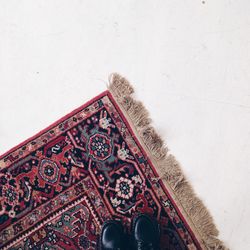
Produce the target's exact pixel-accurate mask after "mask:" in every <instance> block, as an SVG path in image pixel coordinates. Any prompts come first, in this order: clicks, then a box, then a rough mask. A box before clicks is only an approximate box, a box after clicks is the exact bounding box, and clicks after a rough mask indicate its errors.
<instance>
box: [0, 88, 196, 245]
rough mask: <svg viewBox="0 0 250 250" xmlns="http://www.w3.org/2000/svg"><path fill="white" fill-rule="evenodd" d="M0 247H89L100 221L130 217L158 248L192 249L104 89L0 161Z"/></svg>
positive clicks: (179, 219)
mask: <svg viewBox="0 0 250 250" xmlns="http://www.w3.org/2000/svg"><path fill="white" fill-rule="evenodd" d="M0 199H1V200H0V247H1V249H16V250H17V249H18V250H19V249H39V250H40V249H41V250H42V249H95V248H96V244H97V239H98V236H99V233H100V229H101V225H102V223H103V222H104V221H105V220H107V219H111V218H115V219H117V220H121V221H122V222H123V223H124V225H125V227H126V229H127V231H128V232H129V230H130V224H131V220H132V218H133V217H134V216H135V215H137V214H138V213H147V214H149V215H151V216H153V217H155V218H156V219H157V220H158V221H159V223H160V225H161V249H175V250H178V249H180V250H182V249H200V246H199V244H198V242H197V240H196V239H195V238H194V235H193V233H192V232H191V230H190V229H189V227H188V225H187V224H186V222H185V221H184V220H183V217H182V216H181V214H180V212H179V210H178V209H177V207H176V205H175V204H174V203H173V200H172V198H171V197H170V195H169V193H168V192H167V189H166V187H164V186H163V183H162V181H161V180H159V178H158V175H157V173H156V171H155V169H154V166H153V165H152V164H151V162H150V161H149V159H148V157H147V155H146V154H145V152H144V151H143V149H142V148H141V146H140V145H139V143H138V141H137V140H136V138H135V135H134V133H133V132H132V130H131V128H130V126H129V125H128V122H127V121H126V119H125V118H124V116H123V115H122V113H121V111H120V109H119V108H118V106H117V104H116V103H115V101H114V100H113V98H112V96H111V94H110V93H109V92H105V93H103V94H102V95H100V96H99V97H98V98H95V99H93V100H92V101H91V102H90V103H88V104H87V105H85V106H83V107H81V108H79V109H78V110H76V111H74V112H73V113H71V114H70V115H68V116H67V117H65V118H63V119H61V120H60V121H59V122H57V123H56V124H54V125H52V126H51V127H50V128H48V129H46V130H44V131H43V132H42V133H40V134H38V135H37V136H35V137H33V138H32V139H31V140H28V141H26V142H25V143H23V144H22V145H21V146H19V147H17V148H14V149H13V150H12V151H10V152H9V153H7V154H5V155H4V156H3V157H2V158H1V159H0Z"/></svg>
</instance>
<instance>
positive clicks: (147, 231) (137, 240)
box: [98, 214, 160, 250]
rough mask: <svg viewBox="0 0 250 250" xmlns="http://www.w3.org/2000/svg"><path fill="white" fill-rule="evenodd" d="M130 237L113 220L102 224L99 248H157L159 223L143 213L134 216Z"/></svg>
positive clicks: (118, 249) (138, 249)
mask: <svg viewBox="0 0 250 250" xmlns="http://www.w3.org/2000/svg"><path fill="white" fill-rule="evenodd" d="M131 234H132V235H131V238H128V236H127V235H126V234H125V233H124V228H123V226H122V224H121V223H120V222H118V221H115V220H110V221H106V222H105V223H104V224H103V226H102V232H101V235H100V240H99V244H98V245H99V246H98V248H99V250H126V249H136V250H159V249H160V247H159V242H160V227H159V224H158V223H157V222H156V221H154V220H153V219H152V218H150V217H149V216H147V215H145V214H141V215H138V216H136V217H135V218H134V219H133V222H132V229H131Z"/></svg>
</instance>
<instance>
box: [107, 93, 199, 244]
mask: <svg viewBox="0 0 250 250" xmlns="http://www.w3.org/2000/svg"><path fill="white" fill-rule="evenodd" d="M108 97H109V98H110V100H111V101H112V104H113V105H114V106H115V108H116V109H117V110H118V112H119V115H120V116H121V117H122V119H123V121H124V123H125V124H126V127H127V128H128V129H129V131H130V133H131V134H132V135H133V136H134V137H133V138H134V140H135V141H136V143H137V144H138V147H139V148H140V150H141V151H142V152H143V154H144V155H146V156H147V155H149V153H148V152H146V151H147V150H146V149H145V148H144V147H143V145H142V142H141V141H140V139H139V137H138V134H137V132H136V131H135V128H132V127H133V125H132V124H130V122H129V119H128V117H126V114H125V113H124V110H122V107H120V105H119V104H118V103H117V101H116V100H115V98H114V97H113V95H112V93H111V92H108ZM147 161H148V162H149V164H150V165H151V169H152V171H153V172H154V174H155V175H156V176H157V177H159V182H160V184H162V185H161V187H162V189H163V190H164V192H165V193H166V194H167V196H168V198H169V199H170V201H171V203H172V204H173V205H174V209H175V210H176V211H177V213H178V216H180V218H181V220H182V221H183V222H184V224H185V226H186V227H187V229H188V231H189V233H190V234H191V237H192V239H193V240H194V242H195V243H196V244H197V245H198V246H199V249H202V248H201V245H202V244H201V242H200V240H198V239H197V237H196V235H195V234H194V232H193V230H192V228H191V227H190V226H189V223H188V222H187V221H186V219H185V218H184V216H183V212H181V211H180V209H179V208H178V206H177V204H176V202H175V201H174V199H173V198H172V194H170V192H169V191H168V189H167V187H166V184H165V183H164V181H163V180H162V179H161V178H160V176H159V174H158V171H157V169H156V168H155V165H154V164H153V162H152V161H151V159H150V158H148V159H147ZM164 184H165V185H164Z"/></svg>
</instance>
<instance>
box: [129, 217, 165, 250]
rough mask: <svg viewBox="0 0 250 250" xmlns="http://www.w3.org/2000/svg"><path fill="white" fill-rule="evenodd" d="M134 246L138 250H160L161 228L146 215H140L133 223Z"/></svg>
mask: <svg viewBox="0 0 250 250" xmlns="http://www.w3.org/2000/svg"><path fill="white" fill-rule="evenodd" d="M132 234H133V237H134V245H135V249H137V250H159V249H160V247H159V244H160V226H159V224H158V223H157V222H156V221H154V220H153V219H151V218H150V217H149V216H147V215H145V214H141V215H138V216H137V217H135V218H134V220H133V223H132Z"/></svg>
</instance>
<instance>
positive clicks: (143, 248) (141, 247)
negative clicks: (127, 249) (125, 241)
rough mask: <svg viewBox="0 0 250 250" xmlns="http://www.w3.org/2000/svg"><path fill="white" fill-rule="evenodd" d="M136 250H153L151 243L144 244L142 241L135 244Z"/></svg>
mask: <svg viewBox="0 0 250 250" xmlns="http://www.w3.org/2000/svg"><path fill="white" fill-rule="evenodd" d="M137 249H138V250H155V248H154V246H153V244H152V243H145V242H143V241H138V242H137Z"/></svg>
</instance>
